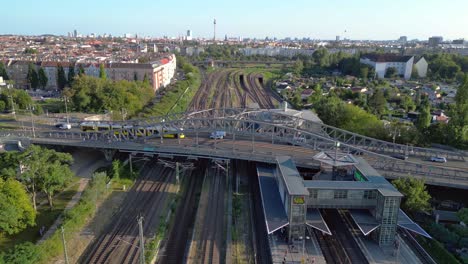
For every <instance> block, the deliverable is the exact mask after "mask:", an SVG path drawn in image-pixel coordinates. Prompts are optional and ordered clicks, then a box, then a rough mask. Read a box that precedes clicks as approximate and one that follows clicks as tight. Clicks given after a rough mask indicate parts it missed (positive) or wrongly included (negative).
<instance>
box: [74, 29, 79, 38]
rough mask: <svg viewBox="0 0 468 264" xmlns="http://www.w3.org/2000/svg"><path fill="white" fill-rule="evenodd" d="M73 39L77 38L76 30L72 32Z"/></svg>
mask: <svg viewBox="0 0 468 264" xmlns="http://www.w3.org/2000/svg"><path fill="white" fill-rule="evenodd" d="M73 37H74V38H76V37H78V31H76V29H75V30H73Z"/></svg>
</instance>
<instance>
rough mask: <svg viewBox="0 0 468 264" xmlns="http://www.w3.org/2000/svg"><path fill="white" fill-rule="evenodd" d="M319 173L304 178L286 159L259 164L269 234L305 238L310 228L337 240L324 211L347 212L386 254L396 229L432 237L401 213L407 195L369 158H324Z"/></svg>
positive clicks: (320, 157)
mask: <svg viewBox="0 0 468 264" xmlns="http://www.w3.org/2000/svg"><path fill="white" fill-rule="evenodd" d="M314 159H315V160H316V161H318V162H319V163H320V164H321V165H320V170H319V172H317V173H315V174H314V175H309V177H308V178H307V179H305V178H304V177H303V176H302V175H301V174H300V173H299V171H298V169H297V168H296V166H295V164H294V162H293V160H292V159H291V158H290V157H287V156H279V157H277V162H276V166H271V165H257V174H258V180H259V184H260V191H261V196H262V203H263V208H264V214H265V221H266V226H267V231H268V233H269V234H272V233H274V232H276V231H278V230H282V231H283V232H284V231H285V230H286V232H287V234H286V235H287V237H288V241H291V242H293V243H294V242H299V241H301V240H302V239H305V237H306V233H305V230H306V228H307V227H311V228H315V229H317V230H320V231H321V232H323V233H325V234H328V235H332V232H331V230H330V229H329V228H328V225H327V223H326V221H325V220H324V218H323V217H322V215H321V209H329V208H335V209H347V210H348V212H349V214H350V216H351V218H352V219H353V220H354V222H355V224H356V225H357V226H358V227H359V229H360V231H361V232H362V233H363V234H364V235H365V236H368V235H370V236H371V237H372V239H373V240H374V241H376V242H377V243H378V245H379V246H380V247H381V248H382V249H386V248H389V247H392V246H393V245H394V241H395V236H396V232H397V227H401V228H406V229H409V230H411V231H413V232H416V233H419V234H421V235H424V236H427V237H430V236H429V235H428V234H427V233H426V232H425V231H424V230H423V229H421V228H420V227H419V226H418V225H417V224H416V223H414V222H413V221H412V220H411V219H409V218H408V216H406V214H405V213H404V212H403V211H402V210H401V209H400V203H401V199H402V198H403V195H402V194H401V193H400V192H399V191H398V190H397V189H395V188H394V187H393V185H392V184H390V183H389V182H388V181H387V180H386V179H385V178H384V177H382V176H381V175H380V174H379V173H378V172H377V171H376V170H375V169H373V168H372V167H371V166H370V165H369V164H368V163H367V162H366V161H365V160H364V159H362V158H359V157H354V156H352V155H346V154H340V155H339V156H337V155H336V153H335V154H333V153H323V152H322V153H319V154H317V155H316V156H314Z"/></svg>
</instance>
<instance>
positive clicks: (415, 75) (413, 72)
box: [411, 65, 419, 79]
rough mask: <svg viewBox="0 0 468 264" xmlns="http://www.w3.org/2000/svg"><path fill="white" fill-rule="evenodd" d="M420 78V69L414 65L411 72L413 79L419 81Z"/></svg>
mask: <svg viewBox="0 0 468 264" xmlns="http://www.w3.org/2000/svg"><path fill="white" fill-rule="evenodd" d="M418 78H419V73H418V68H416V66H414V65H413V70H412V71H411V79H418Z"/></svg>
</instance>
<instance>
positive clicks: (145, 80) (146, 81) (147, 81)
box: [143, 73, 149, 83]
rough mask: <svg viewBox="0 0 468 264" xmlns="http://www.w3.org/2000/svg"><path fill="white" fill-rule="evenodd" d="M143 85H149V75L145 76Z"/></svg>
mask: <svg viewBox="0 0 468 264" xmlns="http://www.w3.org/2000/svg"><path fill="white" fill-rule="evenodd" d="M143 83H149V79H148V75H146V73H145V75H144V76H143Z"/></svg>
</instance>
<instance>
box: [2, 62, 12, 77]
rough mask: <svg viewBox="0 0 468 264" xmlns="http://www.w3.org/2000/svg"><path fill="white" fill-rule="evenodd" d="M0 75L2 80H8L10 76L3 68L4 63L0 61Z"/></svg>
mask: <svg viewBox="0 0 468 264" xmlns="http://www.w3.org/2000/svg"><path fill="white" fill-rule="evenodd" d="M0 76H1V77H3V80H10V76H8V73H7V71H6V68H5V64H3V62H1V61H0Z"/></svg>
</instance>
